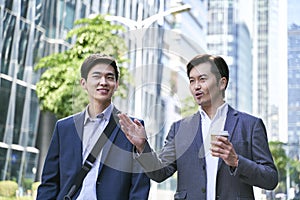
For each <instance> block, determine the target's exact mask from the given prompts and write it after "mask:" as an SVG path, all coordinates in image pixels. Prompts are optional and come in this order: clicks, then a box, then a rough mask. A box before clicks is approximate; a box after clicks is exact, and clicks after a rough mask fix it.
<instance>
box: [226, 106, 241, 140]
mask: <svg viewBox="0 0 300 200" xmlns="http://www.w3.org/2000/svg"><path fill="white" fill-rule="evenodd" d="M237 114H238V112H237V111H236V110H234V109H233V108H232V107H230V106H228V113H227V118H226V122H225V127H224V130H225V131H228V133H229V138H228V139H229V141H231V139H232V137H233V134H234V129H235V127H236V125H237V122H238V121H239V118H238V115H237Z"/></svg>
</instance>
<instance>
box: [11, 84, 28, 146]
mask: <svg viewBox="0 0 300 200" xmlns="http://www.w3.org/2000/svg"><path fill="white" fill-rule="evenodd" d="M25 93H26V88H25V87H23V86H21V85H17V92H16V102H15V103H16V105H15V106H16V109H15V121H14V131H13V143H14V144H18V143H19V138H20V130H21V124H22V116H23V108H24V101H25Z"/></svg>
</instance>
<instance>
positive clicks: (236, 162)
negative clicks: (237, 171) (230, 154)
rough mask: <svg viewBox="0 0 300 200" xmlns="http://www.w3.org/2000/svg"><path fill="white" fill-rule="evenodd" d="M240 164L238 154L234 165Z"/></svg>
mask: <svg viewBox="0 0 300 200" xmlns="http://www.w3.org/2000/svg"><path fill="white" fill-rule="evenodd" d="M238 166H239V156H238V155H237V156H236V160H235V163H234V167H238Z"/></svg>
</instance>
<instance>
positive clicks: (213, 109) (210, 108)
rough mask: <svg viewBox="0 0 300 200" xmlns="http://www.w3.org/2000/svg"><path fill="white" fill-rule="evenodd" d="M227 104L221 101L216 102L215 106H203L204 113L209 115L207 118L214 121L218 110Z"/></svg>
mask: <svg viewBox="0 0 300 200" xmlns="http://www.w3.org/2000/svg"><path fill="white" fill-rule="evenodd" d="M224 103H225V101H224V100H222V101H220V102H217V103H216V102H215V103H214V104H211V105H209V106H202V107H201V108H202V109H203V110H204V112H205V113H206V114H207V116H208V117H209V118H210V119H213V118H214V116H215V115H216V113H217V110H218V108H219V107H220V106H221V105H223V104H224Z"/></svg>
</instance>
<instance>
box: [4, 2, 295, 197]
mask: <svg viewBox="0 0 300 200" xmlns="http://www.w3.org/2000/svg"><path fill="white" fill-rule="evenodd" d="M185 6H186V7H185ZM174 8H179V9H178V10H176V11H175V10H174ZM299 10H300V6H299V3H297V1H296V0H288V1H280V0H254V1H242V0H223V1H220V0H171V1H167V0H150V1H146V0H121V1H120V0H102V1H95V0H94V1H92V0H60V1H51V0H44V1H42V0H0V20H1V23H0V91H1V94H2V95H1V98H0V180H15V181H16V182H18V184H19V186H20V188H22V187H23V188H24V186H25V185H26V183H28V182H33V181H38V180H40V173H41V169H42V166H43V160H44V158H45V154H46V152H47V149H48V145H49V142H50V138H51V135H52V129H53V127H54V123H55V121H56V120H57V119H56V118H55V116H53V115H52V114H51V113H44V112H40V110H39V104H38V99H37V96H36V93H35V84H36V82H37V81H38V79H39V77H40V74H41V73H42V71H34V70H33V68H34V66H35V64H36V62H37V61H38V60H39V59H40V58H41V57H44V56H46V55H49V54H52V53H55V52H61V51H64V50H66V49H68V48H69V47H70V45H71V44H72V42H73V41H72V39H70V40H65V37H66V34H67V32H68V31H69V30H70V29H72V28H73V23H74V21H75V20H76V19H80V18H85V17H89V16H90V15H92V14H99V13H100V14H110V15H111V16H114V17H111V18H108V19H109V20H110V21H111V22H112V23H119V24H122V25H124V27H125V28H126V29H127V30H128V31H127V32H126V33H125V34H124V35H123V37H124V39H126V42H127V45H128V52H124V56H125V57H127V58H129V59H130V62H129V63H128V64H127V68H128V69H129V71H130V72H131V74H132V75H134V77H135V83H134V84H133V85H132V86H130V88H129V97H128V98H127V99H126V100H121V99H116V102H115V104H116V105H117V106H118V107H119V108H120V109H121V110H123V111H125V112H128V113H130V114H132V115H135V116H137V117H140V118H143V119H144V120H145V122H146V128H147V131H148V133H149V134H150V142H151V144H152V145H153V147H154V148H155V149H156V150H159V149H160V148H161V147H162V145H163V141H164V139H165V136H166V134H167V132H168V130H169V127H170V125H171V123H172V122H174V121H175V120H178V119H180V118H181V117H182V114H181V109H182V101H183V100H184V99H185V98H186V97H188V96H189V91H188V89H187V88H188V79H187V77H186V71H185V66H186V64H187V62H188V61H189V60H190V59H191V58H192V57H194V56H195V55H196V54H199V53H203V52H208V53H212V54H218V55H222V56H223V57H224V58H225V60H226V61H227V63H228V64H229V67H230V73H231V75H230V83H229V87H228V89H227V93H226V100H227V101H228V102H229V103H230V104H231V105H233V106H234V107H235V108H237V109H239V110H242V111H245V112H249V113H253V114H256V115H258V116H260V117H261V118H262V119H263V120H264V122H265V123H266V125H267V128H268V134H269V139H270V140H280V141H283V142H285V143H287V144H292V145H290V147H289V153H290V155H291V156H293V157H297V158H299V155H300V152H299V142H300V139H299V138H300V90H299V83H300V80H299V79H300V64H299V62H300V52H299V49H300V42H299V39H300V28H299V26H300V14H299ZM115 16H117V17H115ZM122 19H130V20H131V21H129V22H128V21H127V22H124V21H122ZM146 19H152V20H151V23H147V24H145V23H144V22H145V20H146ZM141 28H142V29H141ZM280 99H282V100H280ZM175 188H176V174H175V175H174V176H173V177H172V178H170V179H168V180H167V181H165V182H163V183H160V184H157V183H154V182H153V183H152V187H151V199H173V197H172V196H173V193H174V190H175Z"/></svg>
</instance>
